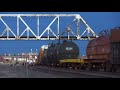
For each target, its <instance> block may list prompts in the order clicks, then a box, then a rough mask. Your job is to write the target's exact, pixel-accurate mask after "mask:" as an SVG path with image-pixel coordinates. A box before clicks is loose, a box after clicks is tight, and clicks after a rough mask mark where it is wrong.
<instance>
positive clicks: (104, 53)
mask: <svg viewBox="0 0 120 90" xmlns="http://www.w3.org/2000/svg"><path fill="white" fill-rule="evenodd" d="M109 35H110V33H109V31H105V30H104V31H102V32H100V34H99V37H98V38H96V39H94V40H91V41H90V42H89V43H88V46H87V49H86V54H87V57H88V59H86V60H85V62H87V63H88V64H89V65H90V67H89V68H92V66H94V65H95V66H96V67H97V69H98V70H99V68H104V66H105V64H106V63H107V62H109V60H110V55H111V46H110V39H109Z"/></svg>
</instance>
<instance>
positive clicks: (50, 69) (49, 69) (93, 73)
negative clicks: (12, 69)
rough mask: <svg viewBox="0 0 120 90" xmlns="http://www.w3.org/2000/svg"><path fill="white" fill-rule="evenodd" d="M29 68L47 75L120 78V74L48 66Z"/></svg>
mask: <svg viewBox="0 0 120 90" xmlns="http://www.w3.org/2000/svg"><path fill="white" fill-rule="evenodd" d="M28 68H29V69H32V70H35V71H41V70H42V71H44V72H46V73H50V72H57V73H69V74H76V75H88V76H93V77H94V76H95V77H103V78H120V73H110V72H100V71H86V70H75V69H67V68H57V67H48V66H32V67H28Z"/></svg>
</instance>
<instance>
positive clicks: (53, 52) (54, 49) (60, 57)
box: [38, 40, 83, 68]
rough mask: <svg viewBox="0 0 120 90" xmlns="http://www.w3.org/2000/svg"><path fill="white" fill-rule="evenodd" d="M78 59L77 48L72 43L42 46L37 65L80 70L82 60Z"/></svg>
mask: <svg viewBox="0 0 120 90" xmlns="http://www.w3.org/2000/svg"><path fill="white" fill-rule="evenodd" d="M78 57H79V47H78V46H77V45H76V44H75V43H74V42H72V41H68V40H64V41H63V42H62V43H60V42H59V43H55V44H54V43H52V44H49V45H43V46H42V47H41V49H40V53H39V55H38V63H39V64H41V65H52V66H60V67H72V68H80V66H81V65H80V64H81V63H83V60H82V59H80V58H78Z"/></svg>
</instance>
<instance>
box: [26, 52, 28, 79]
mask: <svg viewBox="0 0 120 90" xmlns="http://www.w3.org/2000/svg"><path fill="white" fill-rule="evenodd" d="M27 59H28V58H27V53H26V71H27V78H28V63H27Z"/></svg>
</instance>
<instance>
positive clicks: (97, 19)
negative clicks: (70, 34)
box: [0, 12, 120, 55]
mask: <svg viewBox="0 0 120 90" xmlns="http://www.w3.org/2000/svg"><path fill="white" fill-rule="evenodd" d="M3 13H4V14H10V13H14V14H16V13H17V14H20V13H23V14H24V13H31V14H36V13H76V14H80V15H81V16H82V18H83V19H84V20H85V21H86V22H87V23H88V25H89V26H90V27H91V28H92V29H93V30H94V32H95V33H96V34H97V35H98V33H99V32H100V31H102V30H106V29H111V28H114V27H118V26H120V12H0V14H3ZM52 19H53V18H50V19H49V20H48V21H44V19H42V20H43V21H44V22H43V23H42V24H41V26H42V29H45V28H46V26H47V25H48V24H49V22H50V21H51V20H52ZM4 20H5V21H7V24H8V25H9V26H10V27H11V28H12V29H13V31H14V30H15V29H16V25H15V23H14V22H12V19H11V20H9V19H7V18H4ZM61 20H62V21H61V23H62V22H64V21H65V20H66V21H67V19H61ZM71 20H72V18H71V19H69V21H70V22H71ZM69 21H68V22H64V25H63V26H62V27H61V28H60V29H61V31H62V30H64V29H65V25H67V24H69V23H70V22H69ZM34 22H35V20H34V19H33V22H32V23H29V20H28V24H29V25H30V24H33V23H34ZM0 25H1V26H0V34H1V32H2V31H3V30H4V28H5V27H4V25H3V24H2V23H1V21H0ZM21 25H22V23H21ZM34 25H36V24H34ZM34 25H33V26H32V25H31V29H36V28H35V26H34ZM61 25H62V24H61ZM73 26H75V25H73ZM22 28H23V30H24V29H25V26H23V27H22ZM52 28H53V29H55V28H54V25H53V26H52ZM73 28H74V27H73ZM23 30H21V32H22V31H23ZM73 31H74V29H73ZM81 33H82V30H81ZM50 42H52V41H0V54H5V53H6V54H9V53H10V54H15V53H21V52H30V49H31V48H32V49H33V51H34V52H35V49H38V51H39V49H40V47H41V45H44V44H48V43H50ZM75 43H76V44H77V45H78V46H79V48H80V53H81V55H83V54H85V53H86V52H85V50H86V46H87V43H88V41H75Z"/></svg>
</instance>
